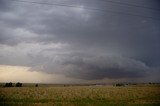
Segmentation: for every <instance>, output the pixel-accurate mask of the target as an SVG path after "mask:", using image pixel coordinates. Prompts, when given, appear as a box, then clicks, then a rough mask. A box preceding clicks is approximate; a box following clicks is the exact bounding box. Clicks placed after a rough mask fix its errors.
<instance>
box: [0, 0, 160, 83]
mask: <svg viewBox="0 0 160 106" xmlns="http://www.w3.org/2000/svg"><path fill="white" fill-rule="evenodd" d="M35 1H36V0H35ZM36 2H40V1H36ZM45 2H47V3H53V1H51V0H47V1H45ZM121 2H124V3H131V4H138V5H144V4H145V6H147V7H153V8H157V9H160V8H159V7H158V4H159V1H157V0H155V1H149V0H142V1H141V2H140V1H139V0H134V1H131V0H129V1H128V0H121ZM54 3H65V4H67V5H75V6H78V7H81V8H70V7H62V6H53V5H50V6H49V5H40V4H31V3H21V2H15V1H12V0H1V1H0V14H1V15H0V48H1V49H0V64H1V65H11V66H27V67H31V69H30V71H33V70H36V71H42V72H45V73H49V74H60V75H64V76H66V77H70V78H76V79H84V80H97V79H98V80H99V79H105V78H109V79H121V78H125V79H126V80H127V79H130V78H135V79H136V78H150V79H152V78H153V77H154V76H155V74H152V72H153V71H154V72H155V71H156V72H155V73H159V66H160V55H159V54H160V49H159V48H160V42H159V41H160V37H159V35H160V30H159V29H160V21H157V20H154V19H149V18H145V17H136V16H131V15H122V14H115V13H112V12H111V13H110V12H101V11H94V10H86V9H85V8H86V7H87V8H95V9H103V10H109V11H117V12H125V13H132V14H135V15H143V16H153V17H155V18H160V15H159V13H160V12H159V11H157V10H153V9H147V8H139V7H132V6H124V5H119V4H113V3H110V2H104V1H96V0H94V1H92V3H90V1H84V0H80V1H73V0H68V1H67V2H66V1H63V0H60V1H59V0H55V1H54ZM155 80H159V79H155Z"/></svg>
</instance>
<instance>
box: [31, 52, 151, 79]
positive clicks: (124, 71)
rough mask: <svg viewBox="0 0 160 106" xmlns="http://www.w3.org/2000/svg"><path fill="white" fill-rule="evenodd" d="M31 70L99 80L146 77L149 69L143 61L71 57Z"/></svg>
mask: <svg viewBox="0 0 160 106" xmlns="http://www.w3.org/2000/svg"><path fill="white" fill-rule="evenodd" d="M31 70H40V71H45V72H47V73H54V74H62V75H65V76H67V77H71V78H77V79H85V80H97V79H104V78H109V79H119V78H140V77H145V76H146V75H147V71H148V70H149V67H147V66H146V65H145V64H144V63H143V62H141V61H137V60H134V59H130V58H125V57H114V56H105V57H103V56H99V57H96V56H95V57H92V56H90V57H81V56H73V55H69V56H64V57H63V56H58V57H56V58H55V59H53V60H52V61H49V62H46V63H45V64H43V65H40V66H36V67H33V68H32V69H31Z"/></svg>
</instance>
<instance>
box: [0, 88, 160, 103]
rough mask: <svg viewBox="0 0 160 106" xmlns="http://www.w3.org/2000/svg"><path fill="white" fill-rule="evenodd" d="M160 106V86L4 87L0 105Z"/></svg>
mask: <svg viewBox="0 0 160 106" xmlns="http://www.w3.org/2000/svg"><path fill="white" fill-rule="evenodd" d="M123 105H124V106H128V105H131V106H132V105H133V106H143V105H144V106H160V86H127V87H113V86H68V87H63V86H60V87H58V86H56V87H20V88H18V87H10V88H7V87H1V88H0V106H123Z"/></svg>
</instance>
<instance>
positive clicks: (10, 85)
mask: <svg viewBox="0 0 160 106" xmlns="http://www.w3.org/2000/svg"><path fill="white" fill-rule="evenodd" d="M4 87H13V85H12V82H10V83H6V84H5V86H4Z"/></svg>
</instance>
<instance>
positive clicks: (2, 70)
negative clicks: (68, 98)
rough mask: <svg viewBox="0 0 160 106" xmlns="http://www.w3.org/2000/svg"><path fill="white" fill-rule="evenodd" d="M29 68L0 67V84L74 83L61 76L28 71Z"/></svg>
mask: <svg viewBox="0 0 160 106" xmlns="http://www.w3.org/2000/svg"><path fill="white" fill-rule="evenodd" d="M29 69H30V67H23V66H9V65H0V82H14V83H16V82H22V83H74V81H73V79H69V78H66V77H64V76H63V75H55V74H47V73H44V72H38V71H29Z"/></svg>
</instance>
